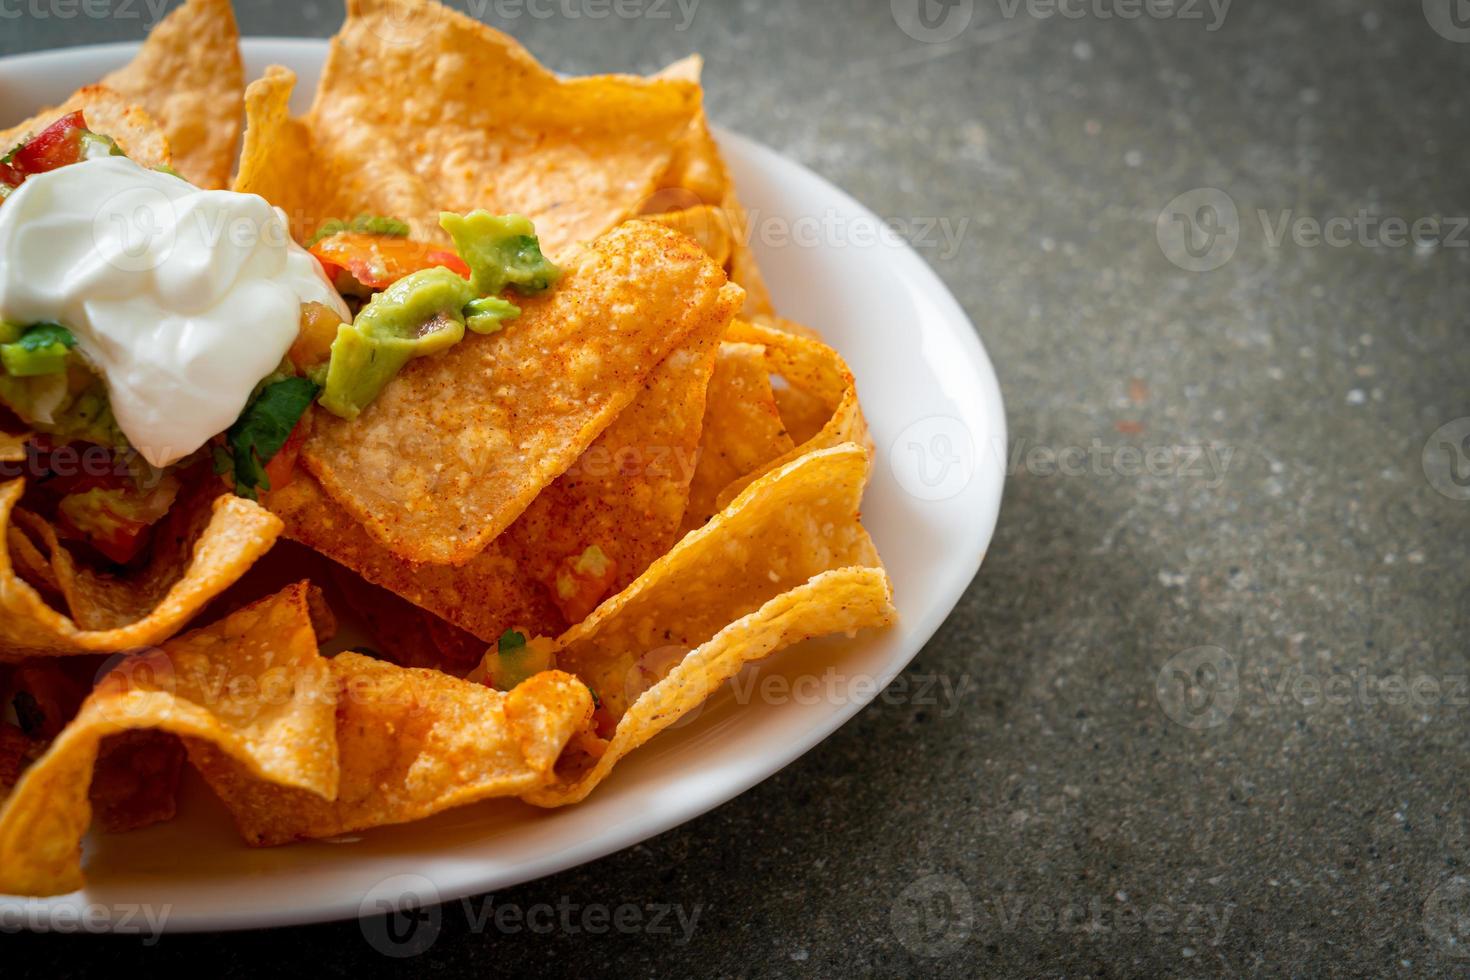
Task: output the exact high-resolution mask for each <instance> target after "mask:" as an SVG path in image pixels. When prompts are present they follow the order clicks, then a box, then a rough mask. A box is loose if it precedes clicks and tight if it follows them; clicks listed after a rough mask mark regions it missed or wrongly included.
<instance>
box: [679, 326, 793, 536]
mask: <svg viewBox="0 0 1470 980" xmlns="http://www.w3.org/2000/svg"><path fill="white" fill-rule="evenodd" d="M794 448H796V444H795V443H793V442H792V441H791V436H789V435H788V434H787V432H786V426H785V423H783V422H782V420H781V413H780V411H779V410H778V409H777V407H776V396H775V393H774V392H773V391H772V390H771V375H770V368H769V367H767V365H766V352H765V348H763V347H761V346H760V345H758V344H732V343H728V342H727V343H724V344H721V345H720V354H719V359H718V360H716V361H715V371H714V376H713V378H711V380H710V385H709V399H708V402H707V404H706V407H705V412H704V433H703V436H702V437H701V439H700V443H699V467H698V469H696V470H695V471H694V482H693V484H692V485H691V486H690V489H689V509H688V510H687V511H686V512H685V514H684V525H683V526H684V530H685V531H692V530H693V529H694V528H697V527H702V526H703V525H704V524H705V522H706V521H708V520H709V519H710V518H711V517H713V516H714V514H715V512H716V511H717V510H719V505H718V501H719V496H720V491H721V490H724V489H725V488H726V487H728V486H729V485H730V484H732V483H734V482H735V481H736V480H737V479H739V478H740V477H742V476H745V475H746V474H748V473H754V472H755V471H756V470H757V469H759V468H760V467H762V466H763V465H764V464H766V463H769V462H771V461H772V460H774V459H776V458H778V457H780V456H784V455H785V454H786V453H789V452H790V451H791V450H792V449H794Z"/></svg>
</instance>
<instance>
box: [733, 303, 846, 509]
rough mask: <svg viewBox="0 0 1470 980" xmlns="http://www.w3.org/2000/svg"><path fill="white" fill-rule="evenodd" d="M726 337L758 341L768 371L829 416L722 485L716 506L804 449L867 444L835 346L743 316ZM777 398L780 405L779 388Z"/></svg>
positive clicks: (795, 456)
mask: <svg viewBox="0 0 1470 980" xmlns="http://www.w3.org/2000/svg"><path fill="white" fill-rule="evenodd" d="M725 336H726V339H728V340H732V341H739V342H744V343H749V344H760V345H761V346H762V347H763V348H764V349H765V352H766V364H767V366H768V367H769V368H770V371H771V373H772V374H775V375H779V376H780V377H782V378H784V379H785V380H786V382H787V383H788V384H789V385H790V386H791V389H793V390H797V391H800V392H802V393H803V394H804V395H806V396H809V397H810V398H812V399H816V400H817V401H819V402H820V403H821V405H822V406H823V409H824V410H825V411H827V412H829V413H830V415H829V417H828V419H827V422H826V423H825V424H824V425H823V426H822V428H821V429H820V431H818V432H817V433H816V434H815V435H813V436H811V437H810V438H808V439H806V440H805V441H804V442H802V443H800V444H799V445H797V447H796V448H795V449H793V450H791V451H790V452H788V453H786V454H785V455H784V456H778V457H777V458H776V459H774V460H771V461H770V462H768V463H766V464H765V465H763V466H761V467H759V468H758V469H756V470H755V471H754V472H752V473H748V474H746V475H744V476H742V477H740V478H739V479H737V480H736V481H735V482H734V483H732V484H730V486H728V487H726V488H725V489H724V490H722V491H721V492H720V496H719V505H720V506H721V507H724V506H725V505H727V504H728V503H729V502H730V501H731V500H734V499H735V497H736V496H737V495H738V494H739V493H740V492H741V491H742V490H744V489H745V488H746V487H747V486H749V485H750V484H751V483H752V482H753V481H754V480H756V479H757V478H758V477H760V476H761V475H762V474H765V473H769V472H770V471H772V470H774V469H776V468H777V467H779V466H784V465H786V464H787V463H789V462H791V461H792V460H795V459H798V458H800V457H801V456H804V455H806V454H807V453H810V452H813V451H815V450H818V449H828V448H831V447H832V446H839V445H842V444H844V443H849V442H855V443H860V444H862V445H864V446H869V447H870V448H871V445H872V439H871V437H870V436H869V435H868V423H867V420H866V419H864V418H863V410H862V406H861V405H860V404H859V403H858V396H857V385H856V383H855V382H854V381H853V377H852V372H851V371H850V370H848V368H847V364H846V363H845V362H844V361H843V360H842V357H841V356H840V355H839V354H838V353H837V352H836V351H835V350H833V349H832V348H830V347H828V346H827V345H825V344H822V343H819V342H818V341H815V340H810V339H808V338H806V337H800V336H797V335H796V334H794V333H790V332H787V331H784V330H777V329H774V328H771V327H765V326H760V325H758V324H754V323H745V322H743V321H736V322H735V323H734V324H732V325H731V327H730V331H729V332H728V333H727V334H726V335H725ZM777 403H778V404H780V396H779V393H778V396H777ZM784 417H785V416H784V413H783V419H784ZM803 434H804V433H803Z"/></svg>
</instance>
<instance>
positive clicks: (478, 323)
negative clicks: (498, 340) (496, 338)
mask: <svg viewBox="0 0 1470 980" xmlns="http://www.w3.org/2000/svg"><path fill="white" fill-rule="evenodd" d="M520 315H521V308H520V307H519V306H516V305H515V304H514V303H512V302H510V301H508V300H503V299H501V298H500V297H498V296H486V297H485V298H484V299H476V300H471V301H470V302H469V304H468V305H466V306H465V308H464V325H465V326H466V327H469V328H470V329H471V330H473V331H474V332H475V333H479V334H492V333H499V332H500V331H501V330H502V329H503V328H504V327H505V324H506V323H507V321H510V320H514V319H515V318H516V317H518V316H520Z"/></svg>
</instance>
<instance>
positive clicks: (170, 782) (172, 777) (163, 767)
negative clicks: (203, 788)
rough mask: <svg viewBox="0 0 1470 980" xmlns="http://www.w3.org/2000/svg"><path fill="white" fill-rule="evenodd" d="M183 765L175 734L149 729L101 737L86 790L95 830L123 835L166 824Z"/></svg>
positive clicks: (173, 810)
mask: <svg viewBox="0 0 1470 980" xmlns="http://www.w3.org/2000/svg"><path fill="white" fill-rule="evenodd" d="M183 767H184V744H183V743H182V742H180V741H179V738H178V736H177V735H170V734H169V733H168V732H160V731H154V730H151V729H149V730H144V731H130V732H122V733H121V734H118V735H110V736H108V737H107V738H104V739H103V740H102V745H101V746H100V747H99V749H98V750H97V765H96V767H95V768H94V769H93V770H92V787H91V789H90V790H89V792H88V796H89V798H90V799H91V801H92V813H93V815H94V817H95V818H96V820H97V824H98V826H100V827H101V828H102V830H103V831H104V832H105V833H109V834H125V833H129V832H131V831H134V830H142V829H143V828H144V827H151V826H153V825H154V824H156V823H166V822H167V821H169V820H172V819H173V818H174V814H175V813H177V812H178V791H179V776H180V774H181V773H182V771H183Z"/></svg>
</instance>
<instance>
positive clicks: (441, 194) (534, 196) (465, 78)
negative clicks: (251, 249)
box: [236, 0, 700, 258]
mask: <svg viewBox="0 0 1470 980" xmlns="http://www.w3.org/2000/svg"><path fill="white" fill-rule="evenodd" d="M282 77H283V76H280V75H277V77H276V79H275V80H274V81H272V82H270V83H269V84H268V85H266V86H263V87H262V88H261V89H259V90H257V91H256V92H255V93H254V97H253V98H251V99H248V100H247V102H248V105H247V113H248V116H249V128H248V129H247V133H246V151H245V156H244V159H243V160H242V163H241V168H240V176H239V179H238V181H237V182H236V189H237V190H242V191H248V192H251V193H256V194H261V195H262V196H264V197H265V198H266V199H267V200H269V201H270V202H271V203H272V204H275V205H276V206H277V207H281V208H284V209H285V210H286V211H287V213H288V215H289V216H290V217H291V218H292V219H293V229H294V230H295V231H296V233H297V235H298V237H300V236H304V235H308V234H310V233H311V232H312V231H314V230H315V227H316V226H317V225H319V224H320V223H321V222H323V221H325V220H326V219H328V218H334V217H335V218H348V217H351V216H353V215H355V214H358V213H360V212H371V213H373V214H387V215H392V216H394V217H398V218H401V219H403V220H405V221H407V222H408V223H409V225H410V226H411V227H412V228H413V232H414V236H415V237H416V238H420V239H423V240H426V241H447V240H448V239H447V237H446V235H445V233H444V231H443V230H442V229H441V228H440V227H439V212H440V211H442V210H450V211H461V212H463V211H469V210H472V209H474V208H485V209H487V210H491V211H496V212H501V213H510V212H514V213H517V214H524V215H526V216H527V217H529V218H531V220H532V221H534V222H535V223H536V231H537V233H538V235H539V236H540V238H541V245H542V248H543V249H544V250H545V251H546V253H547V254H548V255H553V256H556V257H558V258H562V257H564V256H565V254H566V253H567V252H568V251H570V250H571V249H574V248H575V247H577V246H579V245H581V244H582V243H584V242H589V241H591V240H593V239H594V238H597V237H598V236H599V235H601V234H603V233H604V232H606V231H608V230H610V229H611V228H613V227H614V226H616V225H617V224H619V223H620V222H621V221H623V220H624V219H625V218H627V217H630V216H632V215H633V214H635V213H636V211H637V205H638V202H639V201H641V200H643V199H644V198H645V197H647V196H648V194H649V193H650V192H651V191H652V190H653V188H654V184H655V181H656V180H657V178H658V177H659V175H660V174H662V173H663V172H664V171H665V170H666V169H667V168H668V165H669V160H670V159H671V158H672V156H673V153H674V148H675V146H676V145H677V143H678V141H679V139H680V137H681V136H682V135H683V133H684V132H685V130H686V129H687V128H688V126H689V122H690V120H691V119H693V118H694V114H695V113H696V112H697V111H698V109H699V95H700V93H699V87H698V86H697V85H694V84H691V83H689V82H685V81H665V80H653V79H645V78H637V77H632V76H613V75H608V76H596V77H590V78H569V79H563V78H560V77H558V76H557V75H556V74H554V73H553V72H550V71H548V70H547V69H546V68H543V67H542V66H541V65H540V64H538V63H537V62H536V60H535V59H534V58H533V57H531V55H530V54H529V53H528V52H527V51H526V50H525V49H524V48H522V47H521V46H520V44H518V43H517V42H516V41H515V40H514V39H512V38H510V37H509V36H507V35H505V34H502V33H501V32H499V31H496V30H494V29H493V28H490V27H487V26H486V25H484V24H482V23H480V22H478V21H476V20H474V19H472V18H469V17H466V16H465V15H463V14H460V13H458V12H456V11H452V10H449V9H448V8H446V7H443V6H441V5H439V4H437V3H433V2H431V0H349V2H348V4H347V21H346V23H345V24H344V25H343V27H342V30H341V32H340V33H339V34H338V35H337V36H336V37H335V38H334V39H333V40H332V48H331V53H330V55H329V56H328V58H327V63H326V66H325V68H324V69H323V72H322V79H321V83H320V86H319V87H318V89H317V96H316V100H315V103H314V104H313V107H312V110H311V112H310V114H309V115H308V116H306V117H305V119H303V120H301V121H300V123H292V122H291V121H289V120H285V117H284V112H285V109H284V100H283V99H282V97H281V95H280V88H281V85H282ZM252 87H253V86H252ZM286 90H287V92H289V85H286ZM268 117H275V118H274V119H273V120H272V119H271V118H268ZM276 139H280V140H281V141H282V143H283V144H284V152H280V153H278V152H277V150H276V146H277V145H278V144H277V143H276Z"/></svg>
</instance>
